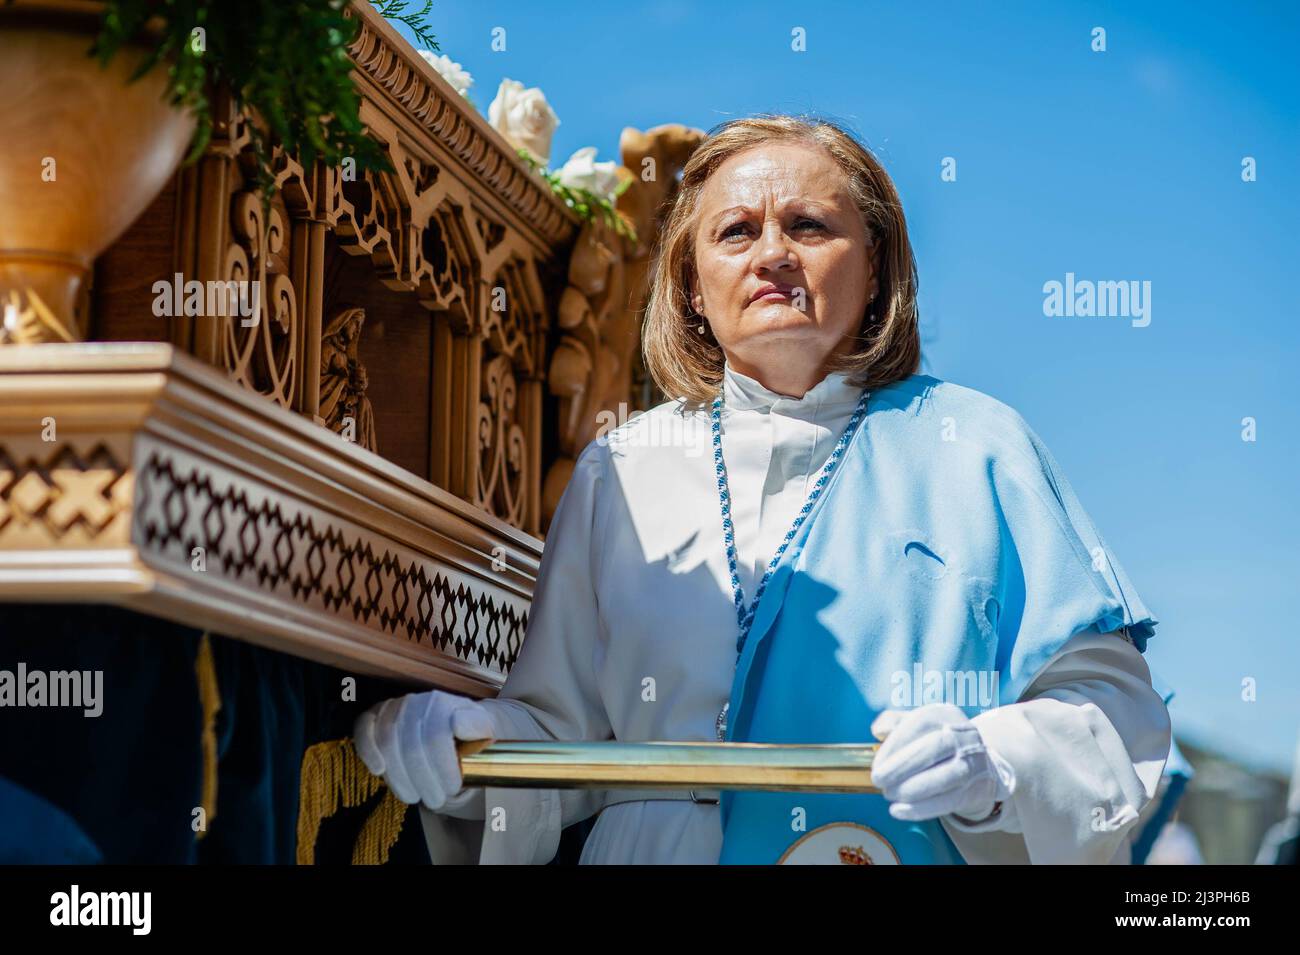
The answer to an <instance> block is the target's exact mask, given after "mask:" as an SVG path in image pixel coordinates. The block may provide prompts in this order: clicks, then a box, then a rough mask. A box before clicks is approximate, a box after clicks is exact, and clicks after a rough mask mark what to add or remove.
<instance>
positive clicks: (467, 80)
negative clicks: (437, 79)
mask: <svg viewBox="0 0 1300 955" xmlns="http://www.w3.org/2000/svg"><path fill="white" fill-rule="evenodd" d="M419 52H420V56H422V57H424V61H425V62H426V63H428V64H429V65H430V66H432V67H433V68H434V69H435V70H437V71H438V74H439V75H440V76H441V77H442V78H443V79H444V80H446V81H447V82H448V83H450V84H451V85H452V86H453V87H455V89H456V92H457V93H459V94H460V95H461V96H464V95H465V93H466V92H468V90H469V88H470V87H471V86H473V85H474V77H472V76H470V75H469V71H468V70H466V69H464V68H463V67H462V66H461V65H460V64H459V63H453V62H452V61H451V57H449V56H448V55H447V54H446V53H443V54H440V55H438V56H434V55H433V53H432V51H430V50H420V51H419Z"/></svg>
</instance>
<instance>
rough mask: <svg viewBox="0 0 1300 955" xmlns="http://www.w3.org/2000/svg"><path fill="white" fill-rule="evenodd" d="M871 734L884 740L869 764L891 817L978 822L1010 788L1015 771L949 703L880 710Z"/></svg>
mask: <svg viewBox="0 0 1300 955" xmlns="http://www.w3.org/2000/svg"><path fill="white" fill-rule="evenodd" d="M871 733H872V735H873V736H875V737H876V739H880V740H884V742H883V743H882V744H881V746H880V749H879V750H877V751H876V757H875V760H874V761H873V762H872V765H871V778H872V782H874V783H875V785H876V786H878V787H879V788H880V792H881V795H883V796H884V797H885V798H886V799H887V800H889V814H890V815H891V816H893V817H894V818H895V819H905V820H911V821H920V820H924V819H935V818H938V817H939V816H944V815H948V814H954V815H958V816H961V817H963V821H966V822H980V821H983V820H984V819H985V818H986V817H988V816H989V815H990V814H992V812H993V811H994V809H995V808H996V807H998V806H999V804H1000V803H1002V802H1004V801H1006V800H1007V799H1009V798H1011V793H1012V792H1013V791H1014V790H1015V785H1016V775H1015V771H1014V770H1012V768H1011V766H1010V765H1009V764H1008V763H1007V762H1006V760H1004V759H1003V758H1002V757H1001V756H999V755H998V754H997V753H996V752H994V751H993V750H991V749H990V748H989V747H988V745H987V744H986V743H985V741H984V738H983V737H982V736H980V731H979V727H978V726H976V725H975V724H974V723H972V722H971V721H970V720H969V719H968V718H967V717H966V714H965V713H963V712H962V711H961V709H960V708H958V707H956V706H954V705H953V704H951V703H929V704H926V705H925V706H920V707H917V708H916V709H909V710H885V711H884V712H882V713H881V714H880V715H879V716H877V717H876V719H875V722H873V723H872V724H871Z"/></svg>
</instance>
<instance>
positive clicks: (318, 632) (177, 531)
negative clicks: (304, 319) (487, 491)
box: [0, 343, 540, 695]
mask: <svg viewBox="0 0 1300 955" xmlns="http://www.w3.org/2000/svg"><path fill="white" fill-rule="evenodd" d="M539 560H540V542H538V541H536V540H535V539H534V538H531V537H529V536H528V535H526V534H523V533H520V532H518V531H516V530H514V529H512V528H511V527H510V526H509V525H508V524H506V523H505V522H503V521H500V520H497V519H496V518H493V517H491V516H490V515H488V514H485V513H484V512H483V511H481V510H480V509H478V508H475V507H472V506H470V505H468V504H466V503H464V502H462V501H460V500H457V499H456V498H454V497H452V496H451V495H449V494H447V493H445V492H443V491H441V490H439V489H437V488H435V487H433V486H432V485H430V484H428V483H427V482H424V481H421V480H419V479H417V478H415V477H413V476H412V475H410V474H409V473H407V472H404V471H402V470H401V469H399V468H396V467H393V466H392V465H389V464H387V463H386V462H384V461H382V460H380V459H379V458H377V457H375V456H374V455H371V454H368V453H366V452H365V451H362V450H360V449H358V448H356V447H355V446H354V445H353V444H351V443H350V442H347V441H344V440H342V439H340V438H339V437H338V436H336V435H334V434H332V433H331V432H330V431H327V430H326V429H324V428H321V427H319V426H317V425H315V424H314V423H312V422H310V421H307V420H306V419H304V418H303V417H302V416H300V415H296V414H293V413H291V412H289V411H287V410H286V409H283V408H281V407H279V406H277V405H276V404H274V403H273V402H269V401H265V400H263V399H262V398H260V397H258V396H256V395H253V394H251V393H250V392H249V391H248V390H247V389H244V388H242V387H241V386H239V385H236V384H234V383H232V382H231V381H229V380H228V378H226V377H225V376H224V375H222V374H221V373H219V372H218V371H216V370H214V369H211V368H209V367H208V366H206V365H204V364H202V363H200V362H197V361H195V360H193V359H192V358H189V357H188V356H186V355H184V354H182V353H180V352H178V351H177V350H175V349H174V348H172V347H171V346H168V345H138V344H135V345H117V344H103V343H101V344H94V345H36V346H31V347H29V348H10V349H0V600H5V599H9V600H15V599H20V600H42V599H47V600H54V601H60V602H63V601H68V600H78V601H105V602H115V603H120V604H124V605H127V606H130V607H133V608H135V609H138V610H142V611H144V612H147V613H151V614H155V615H158V616H164V617H169V618H172V619H176V620H181V621H184V622H185V623H187V624H189V625H191V626H196V627H205V628H210V629H212V630H215V631H218V632H221V633H226V634H229V635H232V636H237V637H243V638H245V639H249V640H252V641H254V642H257V643H261V644H264V645H267V646H271V647H274V648H277V649H281V650H285V651H287V652H290V653H294V654H297V655H299V656H305V657H309V658H312V659H317V660H321V661H323V662H327V663H332V664H335V665H339V666H345V667H348V668H351V669H353V670H357V671H361V672H370V673H376V674H381V675H385V676H389V677H393V678H399V679H407V680H413V681H416V682H420V683H424V684H437V685H439V686H443V687H447V688H449V689H454V690H458V691H460V692H467V693H473V694H475V695H486V694H489V693H491V692H494V691H495V689H496V688H497V687H499V685H500V683H501V681H502V680H503V679H504V676H505V674H506V673H507V672H508V670H509V668H510V666H511V664H512V663H513V661H514V659H515V657H516V655H517V654H518V651H519V647H520V645H521V642H522V640H523V636H524V633H525V632H526V628H527V619H528V618H527V614H528V604H529V601H530V599H531V595H532V586H533V582H534V579H535V577H536V572H537V567H538V562H539Z"/></svg>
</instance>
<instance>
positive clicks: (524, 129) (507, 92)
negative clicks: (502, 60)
mask: <svg viewBox="0 0 1300 955" xmlns="http://www.w3.org/2000/svg"><path fill="white" fill-rule="evenodd" d="M488 122H489V123H491V124H492V128H493V129H495V130H496V131H497V132H498V133H500V134H501V135H502V136H504V137H505V139H506V142H508V143H510V145H512V146H514V147H516V148H518V149H526V150H528V152H529V153H530V154H531V155H532V157H533V158H534V159H535V160H536V161H537V162H538V163H540V164H541V165H543V166H545V165H547V164H548V163H550V161H551V137H552V136H553V135H555V127H556V126H559V125H560V117H558V116H556V115H555V111H554V110H553V109H551V107H550V105H549V104H548V103H547V102H546V97H545V96H544V95H542V91H541V90H540V89H538V88H537V87H535V86H534V87H533V88H532V89H527V90H526V89H524V84H523V83H520V82H519V81H518V80H502V81H501V86H500V87H499V88H498V89H497V95H496V99H494V100H493V101H492V104H491V105H490V106H488Z"/></svg>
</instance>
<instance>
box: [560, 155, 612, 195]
mask: <svg viewBox="0 0 1300 955" xmlns="http://www.w3.org/2000/svg"><path fill="white" fill-rule="evenodd" d="M559 177H560V183H561V184H562V185H565V186H568V187H569V188H570V189H586V190H587V191H588V192H594V193H595V194H596V195H598V196H600V197H601V198H603V199H608V200H609V201H610V202H611V203H612V202H613V201H614V190H616V189H617V188H618V164H617V163H614V162H596V147H595V146H583V147H582V148H581V149H579V150H578V151H577V152H575V153H574V154H573V155H572V156H570V157H569V161H568V162H566V163H565V164H564V166H563V167H562V168H561V169H560V172H559Z"/></svg>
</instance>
